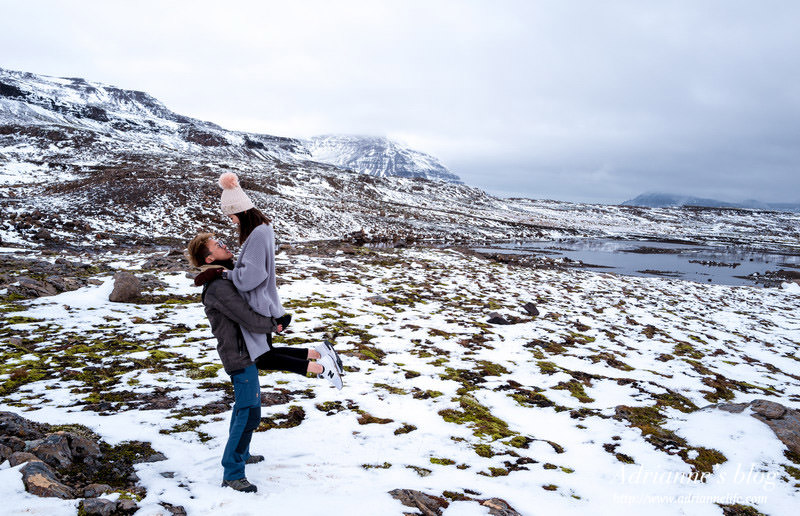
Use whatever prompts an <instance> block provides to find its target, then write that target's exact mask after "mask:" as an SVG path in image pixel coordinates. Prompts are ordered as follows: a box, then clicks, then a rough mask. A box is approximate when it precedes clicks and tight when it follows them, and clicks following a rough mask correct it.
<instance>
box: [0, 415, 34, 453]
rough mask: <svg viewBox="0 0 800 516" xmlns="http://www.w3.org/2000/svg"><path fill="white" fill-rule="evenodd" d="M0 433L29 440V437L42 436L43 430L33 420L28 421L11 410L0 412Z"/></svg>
mask: <svg viewBox="0 0 800 516" xmlns="http://www.w3.org/2000/svg"><path fill="white" fill-rule="evenodd" d="M0 435H3V436H13V437H18V438H20V439H24V440H26V441H30V440H31V439H39V438H41V437H44V432H43V431H42V427H41V426H40V425H39V424H37V423H34V422H33V421H28V420H27V419H25V418H24V417H22V416H18V415H17V414H14V413H13V412H0ZM6 446H10V447H11V448H14V446H11V445H9V444H6ZM14 451H20V449H15V450H14Z"/></svg>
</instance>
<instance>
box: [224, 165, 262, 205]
mask: <svg viewBox="0 0 800 516" xmlns="http://www.w3.org/2000/svg"><path fill="white" fill-rule="evenodd" d="M219 186H221V187H222V199H220V206H221V207H222V213H223V214H225V215H233V214H234V213H241V212H243V211H247V210H249V209H250V208H254V207H255V205H254V204H253V201H251V200H250V198H249V197H248V196H247V194H246V193H244V190H242V187H241V186H239V178H238V177H236V174H234V173H233V172H225V173H224V174H222V175H221V176H219Z"/></svg>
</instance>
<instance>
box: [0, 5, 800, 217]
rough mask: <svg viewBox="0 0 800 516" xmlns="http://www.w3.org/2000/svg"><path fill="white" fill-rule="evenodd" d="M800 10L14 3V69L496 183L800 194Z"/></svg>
mask: <svg viewBox="0 0 800 516" xmlns="http://www.w3.org/2000/svg"><path fill="white" fill-rule="evenodd" d="M20 4H21V5H20ZM798 15H800V4H798V3H797V2H793V1H790V0H785V1H769V0H767V1H765V2H759V3H754V2H744V1H723V0H716V1H714V0H712V1H704V2H691V1H686V2H683V1H669V2H655V1H653V2H649V1H648V2H641V1H609V2H593V1H588V0H587V1H563V2H562V1H560V2H548V1H524V2H518V1H502V2H478V1H452V0H445V1H437V2H421V1H416V0H414V1H404V2H390V1H336V2H327V1H298V2H244V1H241V2H230V3H226V4H221V3H219V2H203V1H199V2H198V1H194V2H155V1H137V2H133V1H126V2H99V1H83V2H69V3H67V2H56V1H51V2H41V1H40V2H26V3H22V2H14V3H9V4H8V5H6V6H4V7H3V17H2V20H0V46H2V48H4V49H5V50H6V52H4V54H5V56H4V57H3V60H2V62H0V66H3V67H6V68H11V69H18V70H25V71H31V72H35V73H43V74H47V75H58V76H80V77H84V78H86V79H87V80H94V81H100V82H105V83H111V84H114V85H117V86H120V87H123V88H131V89H140V90H145V91H147V92H148V93H151V94H153V95H154V96H156V97H158V98H159V99H161V100H162V101H164V103H165V104H167V106H168V107H170V108H171V109H173V110H174V111H177V112H179V113H182V114H187V115H190V116H194V117H197V118H201V119H205V120H210V121H213V122H216V123H219V124H220V125H223V126H225V127H227V128H231V129H242V130H248V131H256V132H263V133H270V134H279V135H283V136H311V135H314V134H322V133H358V134H376V135H388V136H390V137H394V138H398V139H400V140H403V141H405V142H407V143H409V144H411V145H413V146H414V147H416V148H419V149H420V150H423V151H426V152H429V153H431V154H434V155H436V156H437V157H439V158H440V159H442V161H443V162H444V163H445V164H447V165H448V166H449V167H450V168H451V169H452V170H453V171H454V172H455V173H457V174H459V175H460V176H462V178H463V179H464V180H465V181H466V182H467V183H469V184H473V185H477V186H480V187H483V188H486V189H488V190H490V191H492V192H494V193H499V194H507V195H518V196H528V197H537V198H557V199H565V200H580V201H596V202H620V201H623V200H625V199H627V198H630V197H633V196H635V195H636V194H638V193H641V192H642V191H647V190H660V191H671V192H677V193H689V194H695V195H700V196H706V197H716V198H721V199H725V200H741V199H745V198H759V199H761V200H766V201H798V200H800V194H796V193H795V192H798V190H799V189H798V186H800V174H798V172H800V170H798V168H800V167H798V164H800V150H798V145H797V142H798V140H799V138H798V137H800V116H798V115H800V92H799V91H798V90H797V88H796V84H797V83H798V78H800V61H798V60H797V58H796V56H797V55H798V53H800V52H798V51H800V37H798V35H797V33H798V31H797V30H796V20H798V19H800V18H799V17H798Z"/></svg>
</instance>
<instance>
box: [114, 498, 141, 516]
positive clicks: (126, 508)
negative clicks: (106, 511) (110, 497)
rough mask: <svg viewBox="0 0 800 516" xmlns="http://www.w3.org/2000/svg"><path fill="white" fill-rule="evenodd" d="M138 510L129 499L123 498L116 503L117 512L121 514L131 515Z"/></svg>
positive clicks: (134, 503)
mask: <svg viewBox="0 0 800 516" xmlns="http://www.w3.org/2000/svg"><path fill="white" fill-rule="evenodd" d="M138 508H139V507H138V506H137V505H136V502H134V501H133V500H131V499H129V498H123V499H122V500H119V501H118V502H117V511H119V512H120V513H122V514H133V513H134V512H136V510H137V509H138Z"/></svg>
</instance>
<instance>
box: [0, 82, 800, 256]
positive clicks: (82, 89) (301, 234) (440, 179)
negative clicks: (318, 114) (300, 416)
mask: <svg viewBox="0 0 800 516" xmlns="http://www.w3.org/2000/svg"><path fill="white" fill-rule="evenodd" d="M388 156H390V157H388ZM403 163H405V164H406V168H405V170H406V171H410V172H409V173H410V174H412V175H413V174H423V173H425V174H427V178H426V177H420V176H419V175H416V176H413V177H396V176H391V175H385V174H387V173H390V172H394V173H400V170H401V169H402V167H401V164H403ZM229 170H233V171H236V172H237V173H238V174H239V176H240V178H241V182H242V185H243V187H244V188H245V189H246V190H247V191H248V193H249V195H250V196H251V197H252V198H253V201H254V202H255V203H256V205H257V206H259V207H260V208H261V209H262V210H264V211H265V212H266V213H268V214H270V216H271V217H272V218H273V219H274V220H275V230H276V233H277V235H278V237H279V239H281V240H282V241H303V240H318V239H337V238H344V237H346V236H348V235H350V234H352V233H359V234H360V235H362V232H363V235H362V237H360V238H366V240H367V241H373V242H411V241H431V240H435V241H439V242H445V243H453V242H476V241H486V240H495V241H496V240H504V241H508V240H531V239H540V238H559V237H562V236H576V235H577V236H581V235H583V236H613V237H626V236H631V235H634V236H636V237H639V238H662V237H663V236H664V235H669V236H670V237H673V238H678V237H681V236H682V237H684V238H689V239H693V240H697V239H701V240H703V241H707V242H713V243H725V244H729V243H738V244H747V243H752V242H757V243H758V245H762V244H763V243H765V242H769V243H770V245H772V244H774V245H775V246H784V247H785V246H788V247H796V246H797V242H798V238H797V231H796V228H797V227H798V225H797V217H796V216H795V215H794V214H788V213H784V214H777V213H769V214H768V213H767V212H764V213H763V214H761V215H759V216H754V215H753V213H752V212H741V213H740V212H737V211H735V210H713V209H712V210H708V209H692V210H686V209H681V208H664V209H643V208H638V207H633V206H602V205H588V204H571V203H562V202H553V201H534V200H530V199H500V198H497V197H493V196H491V195H488V194H487V193H486V192H484V191H482V190H480V189H477V188H473V187H469V186H467V185H464V184H461V183H460V182H458V178H457V177H455V176H453V175H452V174H450V175H448V174H449V172H447V170H446V169H445V168H444V167H442V166H441V164H440V163H439V162H438V161H436V160H435V158H432V157H430V156H427V155H424V154H422V153H418V152H415V151H412V150H410V149H407V148H403V147H401V146H399V145H397V144H395V143H393V142H391V141H388V140H386V139H382V138H373V139H370V138H357V137H320V138H314V139H312V140H300V139H294V138H285V137H280V136H273V135H266V134H254V133H245V132H237V131H227V130H225V129H222V128H221V127H219V126H218V125H216V124H213V123H210V122H204V121H201V120H196V119H193V118H189V117H185V116H182V115H180V114H177V113H174V112H172V111H170V110H169V109H168V108H167V107H166V106H164V104H162V103H161V102H159V101H158V100H157V99H155V98H153V97H152V96H150V95H148V94H146V93H143V92H137V91H131V90H124V89H120V88H117V87H113V86H107V85H103V84H98V83H90V82H87V81H85V80H83V79H71V78H53V77H44V76H40V75H34V74H30V73H24V72H13V71H7V70H1V69H0V207H2V211H3V217H2V219H1V220H0V241H2V243H3V244H4V245H8V244H12V245H24V246H34V247H44V248H49V247H59V248H61V247H63V246H67V245H69V246H83V247H85V246H89V247H92V248H97V247H118V246H121V245H122V246H129V245H145V244H159V245H165V244H169V245H185V242H186V239H187V238H190V237H191V236H192V235H193V234H195V233H196V232H197V231H198V230H199V229H201V228H202V229H207V230H211V231H217V232H223V234H224V232H229V231H231V229H230V225H229V224H228V221H227V220H225V219H224V218H223V217H222V216H221V214H220V212H219V208H218V204H219V187H218V185H217V179H218V178H219V175H220V174H221V173H222V172H225V171H229ZM426 171H427V172H426ZM368 174H377V175H380V176H381V177H377V176H375V175H368ZM433 178H435V179H433Z"/></svg>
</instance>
